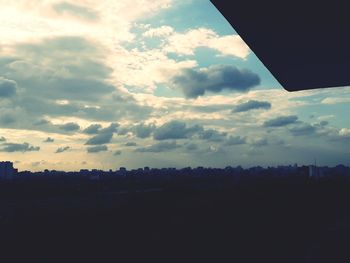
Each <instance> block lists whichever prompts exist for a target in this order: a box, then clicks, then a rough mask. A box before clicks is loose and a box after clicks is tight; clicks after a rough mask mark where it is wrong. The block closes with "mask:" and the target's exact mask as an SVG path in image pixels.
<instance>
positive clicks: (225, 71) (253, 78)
mask: <svg viewBox="0 0 350 263" xmlns="http://www.w3.org/2000/svg"><path fill="white" fill-rule="evenodd" d="M259 84H260V77H259V76H258V75H257V74H255V73H254V72H252V71H250V70H248V69H238V68H237V67H235V66H231V65H214V66H210V67H208V68H202V69H183V70H182V71H181V72H180V73H179V74H178V75H176V76H175V77H173V78H172V80H171V85H172V86H173V87H174V88H175V89H179V90H181V91H182V92H183V93H184V95H185V97H186V98H198V97H199V96H203V95H205V94H206V93H207V92H212V93H219V92H221V91H223V90H228V91H238V92H245V91H248V90H250V89H251V88H253V87H255V86H258V85H259Z"/></svg>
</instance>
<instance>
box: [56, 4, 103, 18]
mask: <svg viewBox="0 0 350 263" xmlns="http://www.w3.org/2000/svg"><path fill="white" fill-rule="evenodd" d="M53 8H54V9H55V10H56V12H57V13H59V14H64V13H68V14H70V15H73V16H75V17H78V18H82V19H86V20H96V19H97V18H98V14H97V13H96V12H95V11H94V10H91V9H89V8H86V7H83V6H80V5H75V4H71V3H67V2H60V3H57V4H55V5H54V6H53Z"/></svg>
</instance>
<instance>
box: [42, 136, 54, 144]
mask: <svg viewBox="0 0 350 263" xmlns="http://www.w3.org/2000/svg"><path fill="white" fill-rule="evenodd" d="M54 141H55V139H53V138H51V137H47V138H46V140H44V141H43V142H46V143H51V142H54Z"/></svg>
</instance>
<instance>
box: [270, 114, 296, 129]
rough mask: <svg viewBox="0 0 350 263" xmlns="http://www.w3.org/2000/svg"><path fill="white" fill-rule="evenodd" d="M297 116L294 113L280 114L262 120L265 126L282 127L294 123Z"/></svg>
mask: <svg viewBox="0 0 350 263" xmlns="http://www.w3.org/2000/svg"><path fill="white" fill-rule="evenodd" d="M297 120H298V117H297V116H295V115H291V116H281V117H277V118H274V119H271V120H267V121H265V122H264V126H265V127H283V126H287V125H290V124H293V123H296V122H297Z"/></svg>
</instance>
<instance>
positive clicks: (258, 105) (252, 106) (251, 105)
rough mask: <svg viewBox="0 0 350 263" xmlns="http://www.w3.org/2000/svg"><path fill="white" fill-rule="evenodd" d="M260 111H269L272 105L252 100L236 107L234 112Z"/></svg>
mask: <svg viewBox="0 0 350 263" xmlns="http://www.w3.org/2000/svg"><path fill="white" fill-rule="evenodd" d="M258 109H263V110H269V109H271V103H270V102H267V101H256V100H250V101H248V102H245V103H242V104H240V105H238V106H236V108H235V109H234V110H233V112H246V111H250V110H258Z"/></svg>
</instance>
